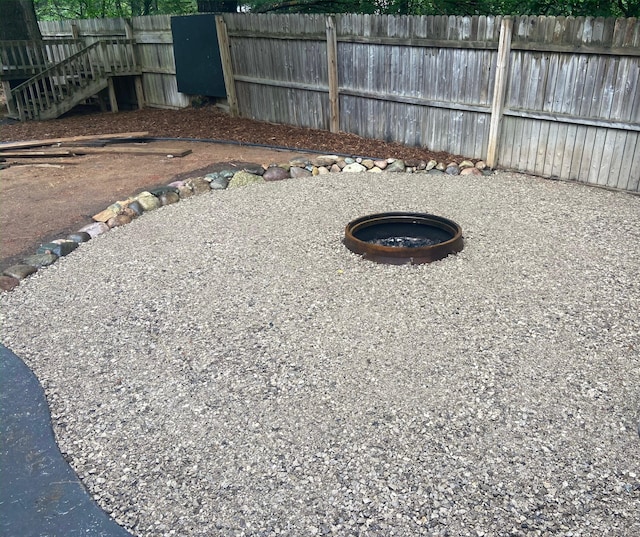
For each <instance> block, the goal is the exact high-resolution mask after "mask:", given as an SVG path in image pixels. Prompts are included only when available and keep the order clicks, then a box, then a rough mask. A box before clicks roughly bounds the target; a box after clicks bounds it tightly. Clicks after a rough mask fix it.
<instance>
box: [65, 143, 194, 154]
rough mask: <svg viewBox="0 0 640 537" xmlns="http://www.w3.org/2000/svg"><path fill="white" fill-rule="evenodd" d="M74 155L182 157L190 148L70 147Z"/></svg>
mask: <svg viewBox="0 0 640 537" xmlns="http://www.w3.org/2000/svg"><path fill="white" fill-rule="evenodd" d="M72 151H73V152H74V153H75V154H76V155H101V154H112V153H118V154H123V155H163V156H165V157H166V156H167V155H171V156H173V157H184V156H186V155H189V154H190V153H191V152H192V150H191V149H180V148H179V147H153V146H118V145H107V146H106V147H83V148H78V149H72Z"/></svg>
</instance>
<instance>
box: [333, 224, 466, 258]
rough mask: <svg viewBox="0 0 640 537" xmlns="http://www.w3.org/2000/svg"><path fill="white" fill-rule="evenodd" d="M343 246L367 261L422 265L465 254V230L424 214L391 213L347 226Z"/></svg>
mask: <svg viewBox="0 0 640 537" xmlns="http://www.w3.org/2000/svg"><path fill="white" fill-rule="evenodd" d="M344 245H345V246H346V247H347V248H349V250H351V251H352V252H354V253H356V254H360V255H362V257H363V258H364V259H368V260H370V261H375V262H376V263H386V264H392V265H404V264H408V263H411V264H412V265H420V264H422V263H431V262H432V261H437V260H439V259H443V258H444V257H447V256H448V255H450V254H456V253H458V252H460V251H462V248H463V247H464V243H463V239H462V228H461V227H460V226H459V225H458V224H456V223H455V222H454V221H453V220H449V219H447V218H443V217H441V216H435V215H432V214H425V213H405V212H390V213H379V214H370V215H368V216H362V217H360V218H357V219H356V220H353V221H351V222H349V223H348V224H347V227H346V228H345V232H344Z"/></svg>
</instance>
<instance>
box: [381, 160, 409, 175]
mask: <svg viewBox="0 0 640 537" xmlns="http://www.w3.org/2000/svg"><path fill="white" fill-rule="evenodd" d="M404 170H405V165H404V160H402V159H398V160H394V161H393V162H391V163H389V165H388V166H387V168H386V170H385V171H387V172H393V173H400V172H404Z"/></svg>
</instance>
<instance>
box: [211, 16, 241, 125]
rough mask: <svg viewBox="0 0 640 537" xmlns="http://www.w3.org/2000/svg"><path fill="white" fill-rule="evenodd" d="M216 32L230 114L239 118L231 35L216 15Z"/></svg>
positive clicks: (221, 18) (220, 18)
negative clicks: (230, 41) (230, 44)
mask: <svg viewBox="0 0 640 537" xmlns="http://www.w3.org/2000/svg"><path fill="white" fill-rule="evenodd" d="M216 30H217V33H218V45H219V47H220V59H221V60H222V75H223V76H224V85H225V87H226V90H227V100H228V102H229V112H230V113H231V115H232V116H233V117H237V116H238V114H239V110H238V97H237V95H236V83H235V80H234V78H233V66H232V63H231V52H230V50H229V34H228V33H227V25H226V23H225V22H224V18H223V17H222V16H221V15H216Z"/></svg>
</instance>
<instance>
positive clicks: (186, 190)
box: [178, 185, 226, 200]
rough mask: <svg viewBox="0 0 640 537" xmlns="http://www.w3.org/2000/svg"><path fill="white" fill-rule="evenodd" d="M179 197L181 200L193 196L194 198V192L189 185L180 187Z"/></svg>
mask: <svg viewBox="0 0 640 537" xmlns="http://www.w3.org/2000/svg"><path fill="white" fill-rule="evenodd" d="M225 188H226V187H225ZM178 196H180V199H181V200H183V199H185V198H190V197H191V196H193V190H191V188H190V187H188V186H187V185H184V186H180V187H178Z"/></svg>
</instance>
